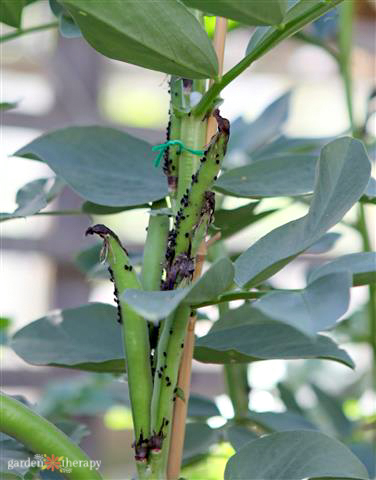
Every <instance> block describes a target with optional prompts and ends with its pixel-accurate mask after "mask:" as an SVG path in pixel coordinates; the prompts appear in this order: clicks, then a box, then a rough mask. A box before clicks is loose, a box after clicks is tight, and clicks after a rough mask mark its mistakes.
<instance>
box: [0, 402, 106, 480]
mask: <svg viewBox="0 0 376 480" xmlns="http://www.w3.org/2000/svg"><path fill="white" fill-rule="evenodd" d="M0 413H1V432H3V433H6V434H7V435H10V436H11V437H13V438H15V439H16V440H18V441H19V442H21V443H22V444H23V445H25V447H27V448H28V449H29V450H31V451H32V452H33V453H35V454H45V455H47V456H49V457H51V456H52V455H55V456H56V457H58V458H59V457H64V459H68V460H69V462H71V463H70V465H72V469H71V471H70V472H64V477H65V478H68V479H71V480H101V479H102V477H101V475H100V474H99V472H98V471H97V470H95V468H92V469H90V468H89V466H90V465H94V463H93V462H94V461H92V460H90V458H89V457H88V456H87V455H86V453H85V452H84V451H83V450H81V448H80V447H79V446H78V445H77V444H76V443H74V442H73V441H72V440H71V439H70V438H69V437H67V436H66V435H65V433H63V432H62V431H61V430H59V429H58V428H57V427H56V426H55V425H53V424H52V423H51V422H49V421H48V420H46V419H45V418H43V417H41V416H40V415H38V414H37V413H35V412H34V411H33V410H31V409H30V408H28V407H27V406H26V405H24V404H23V403H21V402H19V401H18V400H16V399H15V398H12V397H9V396H8V395H5V394H4V393H1V394H0ZM73 465H74V466H73ZM78 465H80V466H78Z"/></svg>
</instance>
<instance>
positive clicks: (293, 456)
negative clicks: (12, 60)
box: [0, 0, 376, 480]
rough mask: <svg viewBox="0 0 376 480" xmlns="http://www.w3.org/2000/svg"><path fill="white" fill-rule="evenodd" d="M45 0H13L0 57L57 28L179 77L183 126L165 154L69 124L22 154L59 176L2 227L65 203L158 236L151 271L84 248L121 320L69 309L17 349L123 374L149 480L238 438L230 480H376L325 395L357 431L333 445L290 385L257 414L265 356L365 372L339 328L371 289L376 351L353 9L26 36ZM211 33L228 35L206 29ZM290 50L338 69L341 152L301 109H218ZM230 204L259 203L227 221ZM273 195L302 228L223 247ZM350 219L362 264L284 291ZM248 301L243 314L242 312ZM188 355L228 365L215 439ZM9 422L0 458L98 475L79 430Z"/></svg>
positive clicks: (192, 11)
mask: <svg viewBox="0 0 376 480" xmlns="http://www.w3.org/2000/svg"><path fill="white" fill-rule="evenodd" d="M34 1H35V0H34ZM30 3H33V0H31V1H30V0H29V1H26V0H3V1H2V4H1V7H0V20H1V22H3V23H4V24H6V25H7V26H8V27H12V28H13V29H12V28H8V30H7V33H4V34H3V35H2V37H0V41H1V42H6V41H11V40H12V39H14V38H17V37H19V36H21V35H26V34H31V33H32V32H35V31H41V30H45V29H58V30H59V32H60V34H62V35H65V36H70V37H75V36H82V37H83V38H84V39H85V40H86V41H87V42H88V43H89V44H90V45H91V47H92V48H93V49H95V50H97V51H98V52H100V54H102V55H104V56H105V57H109V58H111V59H115V60H118V61H120V62H126V63H130V64H133V65H138V66H141V67H143V68H145V69H150V70H156V71H158V72H164V73H165V74H167V75H168V76H169V95H170V102H169V121H168V125H167V133H166V137H165V138H164V139H161V143H160V144H159V145H154V146H152V145H150V144H148V143H147V142H145V141H143V140H141V139H139V138H135V137H133V136H131V135H129V134H127V133H125V132H123V131H121V130H118V129H114V128H109V127H106V126H70V127H68V128H64V129H59V130H55V131H48V132H46V133H44V134H43V135H42V136H40V137H38V138H36V139H35V140H33V141H32V142H31V143H29V144H27V145H25V146H24V147H22V148H21V149H19V150H18V151H17V152H15V153H14V155H15V156H16V157H22V158H26V159H30V160H33V161H35V160H38V161H40V162H44V163H46V164H47V165H48V166H49V167H50V168H51V169H52V171H53V172H54V173H55V176H54V178H53V179H52V180H51V179H50V178H42V179H38V180H36V181H33V182H31V183H29V184H27V185H25V186H24V187H23V188H21V189H20V190H19V191H18V193H17V197H16V201H17V204H18V207H17V209H16V210H15V211H14V212H9V213H2V214H1V220H2V221H11V220H12V219H14V218H23V217H29V216H33V215H38V214H39V213H40V212H41V211H43V209H44V208H46V206H47V205H48V204H49V203H50V202H51V201H52V200H53V199H54V198H56V196H58V195H59V194H60V193H61V191H62V189H63V188H69V189H72V190H73V191H74V192H75V193H76V194H78V195H79V197H81V198H82V206H81V211H80V212H79V213H82V214H83V215H87V216H88V218H89V220H90V219H91V218H92V216H95V217H96V218H98V216H99V217H100V216H101V215H110V214H113V213H118V212H121V211H126V210H132V209H144V210H145V211H148V212H149V224H148V228H147V235H146V240H145V244H144V249H143V258H142V261H140V260H139V259H137V258H135V257H134V255H132V252H128V251H127V245H124V244H123V243H122V241H121V239H120V238H119V235H118V234H117V233H116V232H114V231H112V230H111V229H110V228H109V227H108V226H106V225H104V224H103V223H96V224H88V226H87V230H86V232H82V234H84V233H86V235H87V236H88V241H89V240H90V238H95V239H97V242H98V243H96V244H95V245H94V247H91V246H90V243H88V247H89V246H90V253H91V254H93V252H94V260H93V255H91V257H90V258H91V262H92V263H91V265H90V268H91V269H92V267H94V266H96V269H94V270H95V271H96V272H98V271H99V270H100V269H101V267H100V265H102V266H103V264H105V265H106V268H107V269H108V275H107V276H106V279H107V281H108V282H110V281H111V282H112V284H113V288H114V298H115V302H116V307H114V306H113V305H110V304H103V303H90V304H87V305H82V306H79V307H75V308H70V309H66V310H61V311H58V312H56V311H54V312H52V313H49V314H46V316H45V317H43V318H40V319H37V320H35V321H34V322H32V323H30V324H29V325H27V326H26V327H24V328H22V329H21V330H19V331H17V332H16V333H15V334H14V335H13V336H12V338H11V339H10V340H9V346H10V347H11V348H12V349H13V350H14V351H15V352H16V353H17V354H18V355H19V356H20V357H21V358H23V359H24V360H25V361H27V362H29V363H31V364H33V365H43V366H47V365H48V366H55V367H63V368H73V369H79V370H84V371H91V372H97V374H98V375H105V374H111V375H114V376H115V375H116V376H120V377H124V376H125V378H126V381H127V384H128V391H129V401H130V408H131V412H132V418H133V427H134V431H133V437H134V438H133V443H132V444H128V443H126V442H125V443H124V445H123V448H124V449H126V450H130V449H133V453H134V462H135V471H137V476H138V478H139V479H166V478H168V479H178V478H181V477H180V471H181V464H182V462H184V463H187V462H194V461H196V460H197V459H200V458H202V455H204V454H208V452H209V448H210V447H211V446H213V445H216V444H219V443H221V442H224V441H225V442H229V443H230V444H231V445H232V446H233V448H234V452H235V453H233V454H232V456H230V458H229V460H228V462H227V465H226V467H225V472H224V478H225V479H226V480H252V479H253V480H260V479H265V480H276V479H278V480H280V479H285V480H291V479H297V480H298V479H306V478H347V479H348V478H352V479H366V478H369V475H372V465H371V463H372V462H367V460H366V455H364V451H365V450H364V448H366V449H367V448H368V447H366V446H365V445H366V443H364V442H365V440H364V439H363V438H360V437H361V433H359V432H358V433H356V439H358V440H359V438H360V440H361V442H363V443H362V445H363V447H364V448H363V450H361V451H362V452H363V454H361V452H360V450H359V449H358V450H357V449H356V448H353V447H352V444H351V442H352V441H353V440H354V438H355V437H352V435H353V433H354V432H356V427H355V426H354V425H353V424H352V423H351V421H350V420H348V419H347V418H346V417H345V416H344V414H343V412H342V410H341V407H340V406H339V405H338V403H335V400H334V399H333V398H331V397H329V396H328V394H326V393H325V392H323V391H322V390H320V389H319V387H318V386H313V387H312V388H315V393H316V395H317V397H318V398H319V401H322V402H323V404H324V406H328V405H331V407H328V409H329V412H331V413H330V416H331V417H333V415H338V418H341V419H342V422H344V423H343V424H345V425H346V432H344V430H343V429H342V430H341V429H340V431H339V432H338V431H335V432H334V433H333V435H332V436H328V435H327V433H322V432H321V431H320V428H319V426H317V425H316V424H315V423H314V421H312V420H310V419H309V416H308V415H307V412H306V411H305V410H304V408H302V407H301V406H299V402H297V401H296V398H295V396H294V392H293V391H292V390H291V388H290V387H288V386H287V385H286V384H281V385H280V386H279V388H280V395H281V399H282V401H283V402H284V404H285V406H286V411H285V412H281V413H270V412H269V413H268V412H266V413H257V412H253V411H251V410H249V408H248V393H249V391H248V389H249V387H248V381H247V364H249V363H252V362H260V361H267V360H270V359H311V361H315V360H316V361H317V360H318V359H324V360H325V361H326V362H339V363H341V364H343V365H345V366H347V367H349V368H350V369H352V368H354V367H355V365H354V362H353V360H352V358H351V357H350V355H349V354H348V353H347V352H346V350H344V349H343V348H341V347H340V345H338V344H337V343H336V341H335V339H336V338H337V337H336V336H335V335H329V334H328V333H327V332H328V331H333V330H334V329H336V328H338V326H339V328H341V325H342V324H338V322H337V321H338V320H339V319H340V318H342V317H343V316H344V315H345V314H346V312H347V310H348V306H349V298H350V292H351V289H352V288H353V287H357V286H359V285H368V286H369V287H368V288H369V291H370V294H371V295H370V300H369V303H368V306H367V309H368V310H367V312H366V315H368V317H367V318H368V319H369V320H368V322H369V323H368V327H367V331H368V332H369V334H366V336H367V335H369V336H367V338H366V342H368V343H369V345H371V347H372V346H373V348H374V345H375V343H374V342H375V336H374V334H375V327H374V322H375V310H376V309H375V300H374V282H375V278H376V277H375V271H376V268H375V255H374V253H372V252H371V251H370V249H371V247H370V240H369V236H368V232H367V225H366V217H365V207H366V204H369V203H374V202H375V180H374V179H373V178H372V177H370V174H371V163H370V160H369V158H368V154H367V149H369V144H370V142H371V139H370V138H369V135H368V136H367V132H366V129H365V128H363V127H364V125H358V124H356V122H355V121H354V116H353V113H352V92H351V71H350V67H349V61H350V52H351V27H352V19H353V7H354V3H355V2H353V1H352V0H345V1H343V2H342V1H341V0H267V1H261V0H239V1H238V0H220V1H219V0H218V1H211V0H182V1H178V0H155V1H154V0H141V1H140V0H109V1H104V0H103V1H97V0H50V1H49V5H50V8H51V11H52V13H53V15H54V16H55V17H56V20H54V21H52V22H48V21H46V23H44V24H41V25H38V26H36V27H32V28H22V17H25V15H27V11H28V9H27V8H25V7H26V6H27V4H30ZM324 15H325V16H326V17H325V18H327V19H328V21H329V20H330V19H331V18H332V17H335V18H336V19H337V24H336V26H335V28H334V31H333V32H332V36H331V38H330V39H328V38H326V37H325V36H323V35H320V33H319V31H318V30H317V29H316V30H315V29H312V24H314V25H316V24H317V22H318V21H319V19H320V18H321V17H322V16H324ZM331 15H332V17H331ZM213 19H215V24H216V26H215V30H214V34H213V32H211V33H210V32H209V30H208V27H207V25H208V23H207V22H208V21H210V20H212V21H213ZM248 26H252V27H256V28H254V29H253V30H251V29H250V30H249V31H250V32H251V33H250V40H249V44H248V47H247V49H246V52H245V53H244V56H243V58H242V59H241V60H240V61H239V62H238V63H236V64H235V65H234V66H232V68H230V69H229V70H228V71H226V72H223V71H222V70H223V68H222V65H223V48H224V44H225V37H226V33H227V31H228V30H229V29H230V28H244V27H248ZM208 32H209V33H208ZM292 36H294V37H295V38H296V40H297V41H300V42H308V43H311V44H314V45H317V46H319V47H321V48H323V49H324V50H326V51H327V52H328V53H329V54H330V55H331V56H332V57H333V58H334V59H335V61H336V62H337V65H338V68H339V71H340V72H341V75H342V78H343V84H344V88H345V92H346V100H347V105H348V111H349V119H350V123H351V128H350V129H349V131H348V132H345V135H344V136H342V137H340V138H331V139H298V138H288V137H286V136H284V135H283V134H282V132H281V128H282V126H283V123H284V122H285V121H286V118H287V115H288V103H289V98H290V93H286V94H285V95H283V96H282V97H280V98H278V99H277V100H276V101H275V102H273V103H272V104H271V105H270V106H269V107H268V108H267V109H266V110H265V111H264V112H263V113H262V114H261V115H260V116H259V117H258V118H257V119H256V120H255V121H254V122H252V123H247V122H245V121H244V120H242V119H238V120H236V121H235V122H233V123H232V124H231V125H230V122H229V120H228V119H226V118H224V116H223V114H222V113H221V109H222V102H223V100H222V99H221V97H220V95H221V92H222V90H223V89H224V88H225V87H226V86H227V85H229V84H230V83H231V82H236V79H237V77H238V76H239V75H241V74H242V72H243V71H244V70H246V69H247V68H248V67H250V66H251V65H252V64H253V63H254V62H256V61H257V60H258V59H259V58H261V57H262V56H264V55H267V53H268V52H269V51H270V50H271V49H273V48H274V47H275V46H277V45H279V44H280V43H281V42H283V41H284V40H285V39H287V38H289V37H292ZM212 37H214V38H212ZM252 95H257V92H253V93H252ZM1 108H2V109H3V110H5V109H9V108H12V105H11V104H10V103H3V104H2V105H1ZM365 121H366V120H365ZM14 162H15V163H16V162H17V160H16V159H15V160H14ZM234 197H237V198H241V199H248V203H246V202H243V204H242V205H241V206H239V207H236V208H226V205H228V203H226V201H227V200H228V199H230V198H234ZM270 197H286V198H289V199H290V200H291V202H296V203H299V204H300V205H301V206H302V208H305V211H306V213H305V215H303V216H302V217H300V218H297V219H294V220H292V221H289V222H288V223H285V224H283V225H281V226H279V227H278V228H275V229H274V230H271V231H269V232H264V234H263V235H260V237H259V238H258V239H256V241H254V239H253V240H252V241H251V239H249V246H248V248H247V249H245V250H244V251H241V252H229V251H228V250H227V248H226V245H227V244H225V240H228V239H229V238H231V237H232V236H233V235H234V234H237V233H238V232H240V231H241V230H243V229H245V228H246V227H248V226H250V225H253V224H255V223H256V222H258V221H260V220H261V219H264V218H267V217H269V216H270V215H272V214H273V213H274V212H275V211H276V209H274V208H273V209H270V208H267V207H266V208H265V207H264V199H267V198H270ZM352 208H354V209H355V210H356V212H357V215H358V217H357V218H358V220H357V222H356V223H355V224H352V225H350V227H351V228H353V229H355V230H357V231H358V232H359V233H360V235H361V238H362V239H363V243H364V252H362V253H356V252H355V253H351V254H348V255H344V256H341V257H338V258H336V259H334V260H333V261H330V262H327V263H324V264H320V265H319V266H316V267H315V268H313V269H311V270H310V271H309V273H308V275H307V279H306V286H305V287H304V288H302V289H298V290H296V289H295V290H292V289H289V285H286V288H285V289H280V288H278V289H277V288H275V287H273V282H270V278H271V277H272V276H273V275H274V274H275V273H277V272H279V271H280V270H281V269H283V268H284V267H285V266H286V265H288V264H289V263H290V262H292V261H293V260H294V259H296V258H297V257H299V256H300V255H302V254H304V253H307V252H308V253H311V254H312V255H314V254H315V253H322V252H325V251H328V250H329V249H330V248H331V247H332V246H333V245H334V243H335V241H336V240H337V239H338V236H339V234H338V233H335V232H329V230H330V229H332V227H334V226H336V225H337V224H338V223H340V222H342V221H343V217H344V215H346V213H347V212H348V211H349V210H350V209H352ZM45 213H47V214H50V215H53V214H59V215H63V214H67V215H69V213H70V212H69V211H67V212H65V211H57V212H56V211H52V212H51V211H48V210H47V211H46V212H45ZM76 213H77V212H76ZM88 252H89V250H88ZM72 253H73V252H72ZM82 258H83V257H82ZM204 262H206V266H207V268H206V266H205V271H204V273H203V274H202V267H203V264H204ZM86 267H87V265H86ZM87 270H90V269H89V268H88V267H87ZM92 271H93V270H92ZM101 272H102V275H103V273H104V270H103V268H102V270H101ZM233 300H243V303H242V304H241V306H240V307H238V308H233V304H232V306H231V308H230V306H229V305H230V302H232V301H233ZM209 305H212V306H213V308H217V310H218V313H219V319H218V320H217V321H215V322H214V323H213V324H212V327H211V329H210V330H209V331H208V333H207V334H205V335H203V336H201V337H199V338H195V335H194V328H195V323H196V321H197V322H198V321H200V318H201V316H202V313H201V311H200V308H202V307H205V306H209ZM350 321H351V320H350ZM192 358H194V359H196V360H197V361H199V362H203V363H212V364H219V365H223V368H224V374H225V377H226V381H227V386H228V394H229V397H230V399H231V401H232V405H233V408H234V412H235V416H234V419H233V420H228V421H227V422H225V424H224V426H221V427H218V428H212V427H211V426H209V425H208V424H207V423H206V419H207V418H209V417H210V416H213V415H219V411H218V409H217V407H216V405H215V404H214V402H213V401H211V400H210V399H205V398H203V397H197V396H194V395H192V396H191V398H190V391H189V390H190V388H189V381H190V371H191V363H192ZM333 381H334V379H333ZM123 385H124V384H123ZM124 388H125V385H124ZM328 402H329V403H328ZM330 402H331V403H330ZM187 410H188V413H187ZM192 412H193V413H192ZM195 412H196V413H195ZM334 412H336V413H334ZM1 414H2V432H3V433H2V437H1V443H2V451H3V452H5V451H6V452H7V455H8V456H9V458H14V455H15V454H16V452H18V454H22V455H26V456H27V455H30V454H40V453H43V454H45V455H48V456H51V455H56V456H57V457H58V458H60V457H62V458H63V457H67V458H69V460H71V461H74V460H77V461H78V462H81V464H80V466H78V467H76V466H74V467H73V468H72V469H71V470H66V471H63V472H62V473H61V474H62V475H63V476H65V477H66V478H70V479H74V480H76V479H88V480H89V479H90V480H95V479H100V478H102V477H101V474H100V473H99V470H98V471H97V470H93V469H91V468H89V466H88V465H90V459H88V457H87V455H86V454H85V453H84V452H83V451H82V450H81V449H80V447H79V446H78V445H77V444H76V443H75V441H74V440H73V439H70V438H69V436H70V435H71V434H72V432H69V431H66V430H65V433H64V429H63V430H62V429H61V428H59V425H55V424H54V423H53V422H52V421H51V420H50V419H46V418H44V417H43V416H41V415H40V414H39V413H37V412H36V411H35V410H34V408H33V407H30V405H28V404H27V403H25V402H22V401H20V400H19V399H17V398H15V397H12V396H9V395H6V394H1ZM187 415H188V417H189V418H190V419H191V421H190V422H188V423H187V421H186V420H187ZM341 415H342V416H341ZM192 419H193V420H192ZM332 419H333V418H332ZM346 422H347V423H346ZM255 426H256V428H255ZM354 435H355V433H354ZM184 439H185V441H184ZM363 440H364V441H363ZM194 447H195V448H194ZM367 451H368V450H367ZM2 455H3V454H2ZM12 455H13V457H12ZM17 458H18V457H17ZM367 458H368V457H367ZM85 462H86V463H85ZM5 464H6V462H4V461H3V462H2V471H3V473H4V475H10V474H12V475H14V476H15V478H29V479H30V478H47V477H45V476H43V475H45V473H46V472H43V471H41V470H40V469H38V468H31V469H26V470H25V469H24V470H17V469H15V470H13V471H12V472H11V471H9V470H7V468H6V466H5V467H4V465H5ZM366 467H367V468H368V471H367V468H366ZM4 478H8V477H6V476H5V477H4ZM9 478H14V477H9ZM188 478H189V477H188Z"/></svg>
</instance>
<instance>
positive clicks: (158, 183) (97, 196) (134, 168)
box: [15, 126, 167, 207]
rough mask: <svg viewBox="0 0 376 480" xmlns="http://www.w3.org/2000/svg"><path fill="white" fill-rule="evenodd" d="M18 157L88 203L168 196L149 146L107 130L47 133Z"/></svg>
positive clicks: (122, 204) (120, 204)
mask: <svg viewBox="0 0 376 480" xmlns="http://www.w3.org/2000/svg"><path fill="white" fill-rule="evenodd" d="M15 155H17V156H20V157H26V158H32V159H38V160H42V161H44V162H45V163H47V164H48V165H49V166H50V167H51V168H52V170H54V172H56V173H57V174H58V175H59V176H60V177H61V178H63V179H64V180H65V181H66V182H67V184H68V185H69V186H70V187H72V189H73V190H74V191H76V192H77V193H78V195H80V196H81V197H82V198H84V199H85V200H89V201H90V202H93V203H97V204H100V205H106V206H110V207H127V206H133V205H140V204H143V203H146V202H151V201H154V200H158V199H160V198H162V197H164V196H166V195H167V183H166V179H165V176H164V175H163V173H162V172H161V170H159V169H156V168H154V167H153V152H152V151H151V145H149V144H148V143H146V142H144V141H143V140H140V139H138V138H135V137H132V136H131V135H128V134H127V133H124V132H121V131H119V130H115V129H113V128H106V127H95V126H93V127H70V128H64V129H62V130H56V131H55V132H51V133H47V134H45V135H42V136H41V137H39V138H37V139H36V140H33V141H32V142H31V143H29V144H28V145H26V146H25V147H23V148H21V149H20V150H18V151H17V152H16V153H15Z"/></svg>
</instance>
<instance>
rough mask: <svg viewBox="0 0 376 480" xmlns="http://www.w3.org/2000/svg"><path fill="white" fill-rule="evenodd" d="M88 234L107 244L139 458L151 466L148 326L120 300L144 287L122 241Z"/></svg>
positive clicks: (101, 229)
mask: <svg viewBox="0 0 376 480" xmlns="http://www.w3.org/2000/svg"><path fill="white" fill-rule="evenodd" d="M86 234H87V235H88V234H97V235H99V236H100V237H102V238H103V240H104V249H105V250H106V254H107V261H108V263H109V271H110V275H111V278H112V280H113V282H114V284H115V298H116V299H117V302H118V306H119V314H120V320H121V323H122V325H123V342H124V350H125V361H126V370H127V375H128V386H129V395H130V400H131V407H132V417H133V425H134V432H135V437H136V440H135V458H136V461H139V462H147V459H148V452H149V448H148V442H149V435H150V405H151V395H152V377H151V366H150V345H149V333H148V327H147V322H146V321H145V320H144V319H143V318H142V317H140V316H139V315H138V314H137V313H136V312H134V311H133V310H132V309H131V307H129V306H128V305H127V304H126V303H125V302H123V301H121V300H119V298H120V296H121V294H122V293H123V292H124V291H125V290H126V289H127V288H136V289H141V284H140V282H139V280H138V278H137V275H136V273H135V271H134V269H133V266H132V265H131V263H130V261H129V257H128V254H127V251H126V250H125V248H124V247H123V246H122V244H121V242H120V240H119V238H118V237H117V236H116V235H115V234H114V233H113V232H112V231H111V230H110V229H109V228H107V227H105V226H104V225H95V226H93V227H90V228H88V230H87V231H86Z"/></svg>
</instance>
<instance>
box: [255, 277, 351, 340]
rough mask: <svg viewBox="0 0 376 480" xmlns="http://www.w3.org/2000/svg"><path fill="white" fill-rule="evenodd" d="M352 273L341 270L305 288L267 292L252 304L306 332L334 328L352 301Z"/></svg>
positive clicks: (311, 334) (272, 316)
mask: <svg viewBox="0 0 376 480" xmlns="http://www.w3.org/2000/svg"><path fill="white" fill-rule="evenodd" d="M350 288H351V275H350V273H349V272H346V271H345V272H344V271H339V272H336V273H329V274H328V275H325V276H323V277H320V278H319V279H317V280H316V281H313V282H311V283H310V284H309V285H308V286H307V287H306V288H304V289H303V290H295V291H288V290H285V291H278V292H271V293H268V294H266V295H264V296H263V297H262V298H260V300H257V301H256V302H255V303H254V304H253V306H254V307H255V308H257V309H258V310H260V311H261V312H263V313H264V314H265V315H267V316H269V317H270V318H273V319H274V320H278V321H280V322H283V323H287V324H288V325H291V326H292V327H294V328H296V329H297V330H299V331H300V332H302V333H303V334H305V335H309V336H315V335H316V333H317V332H319V331H322V330H327V329H329V328H332V327H333V326H334V325H335V323H336V321H337V320H338V319H339V318H340V317H341V316H342V315H344V314H345V313H346V311H347V309H348V307H349V302H350Z"/></svg>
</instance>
